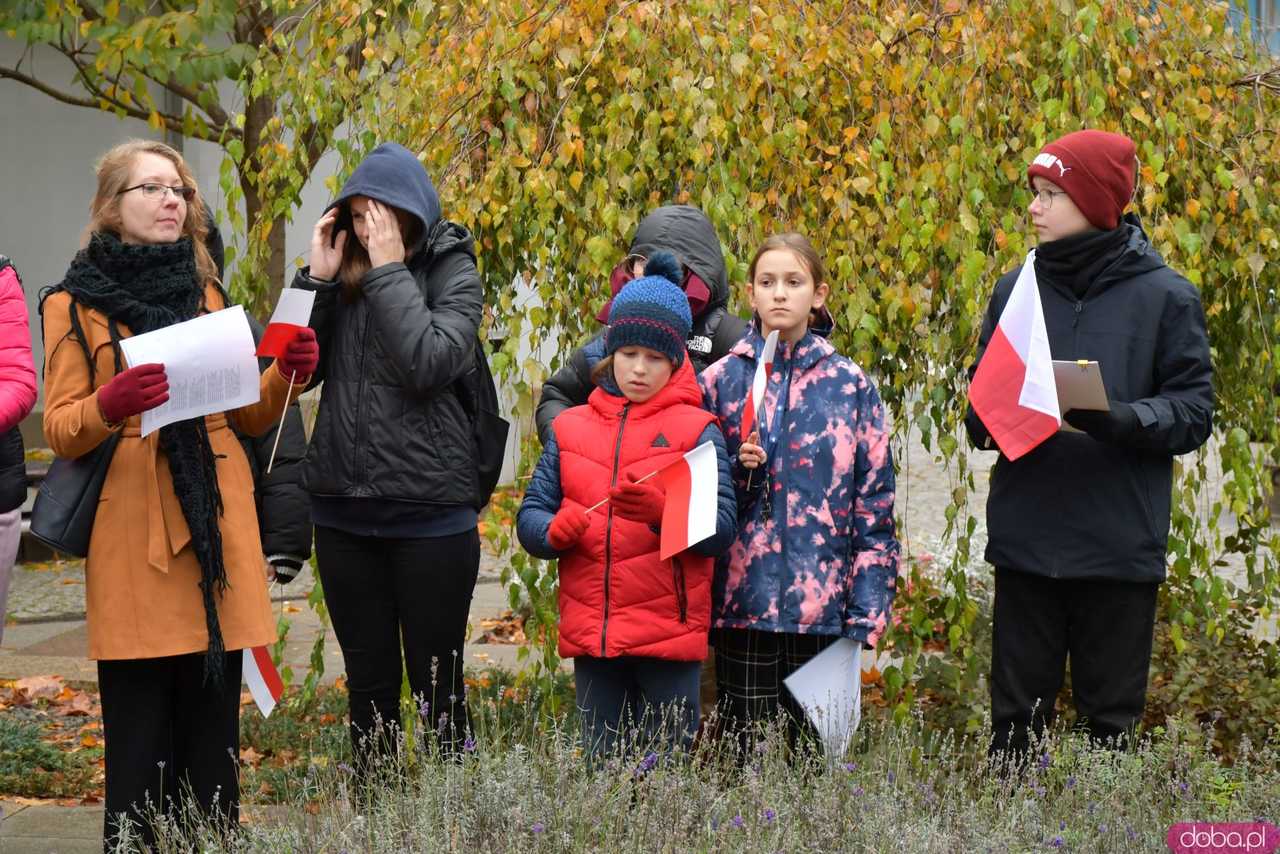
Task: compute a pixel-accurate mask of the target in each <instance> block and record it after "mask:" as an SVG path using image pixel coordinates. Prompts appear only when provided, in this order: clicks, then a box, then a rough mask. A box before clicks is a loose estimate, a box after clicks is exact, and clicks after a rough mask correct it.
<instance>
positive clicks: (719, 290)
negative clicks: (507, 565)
mask: <svg viewBox="0 0 1280 854" xmlns="http://www.w3.org/2000/svg"><path fill="white" fill-rule="evenodd" d="M658 252H670V253H671V254H672V255H675V256H676V259H677V260H678V261H679V262H680V263H681V265H682V268H683V279H682V281H681V283H680V288H681V290H683V291H684V294H685V296H686V297H687V298H688V300H689V311H690V313H691V314H692V315H693V325H692V326H691V327H690V330H689V337H688V340H686V341H685V349H686V350H687V351H688V354H689V361H690V363H691V364H692V365H693V369H694V371H696V372H698V373H701V372H702V371H703V370H705V369H706V367H707V366H708V365H710V364H712V363H713V362H716V361H718V360H719V359H721V358H723V357H724V356H725V355H726V354H727V353H728V352H729V349H730V348H731V347H733V345H734V344H736V343H738V340H739V339H741V338H742V336H743V334H744V333H745V332H746V331H747V322H746V321H745V320H743V319H742V318H740V317H738V316H737V315H735V314H732V313H731V312H730V311H729V276H728V273H727V272H726V271H725V266H724V250H723V249H721V248H720V238H719V237H717V236H716V229H715V226H713V225H712V224H711V220H709V219H707V215H706V214H704V213H703V212H702V211H700V210H698V209H697V208H695V207H693V206H692V205H665V206H663V207H660V208H657V209H656V210H654V211H652V212H650V213H649V215H648V216H646V217H645V218H644V219H642V220H640V224H639V225H637V226H636V233H635V236H634V237H633V238H632V239H631V249H630V250H629V251H628V252H627V255H626V257H625V258H623V259H622V260H621V261H619V262H618V265H617V266H616V267H614V269H613V273H612V274H611V275H610V276H609V287H610V290H611V298H610V300H609V302H607V303H605V306H604V308H602V309H600V313H599V314H597V315H596V319H597V320H599V321H600V322H601V323H606V322H607V321H608V318H609V309H610V308H611V307H612V306H613V298H612V297H616V296H617V295H618V292H619V291H620V290H622V286H623V285H625V284H627V283H628V282H630V281H631V280H633V279H637V278H639V277H641V276H643V275H644V274H645V269H644V267H645V261H646V260H647V259H648V258H649V257H651V256H652V255H654V254H656V253H658ZM604 345H605V342H604V330H603V329H601V330H600V331H599V332H597V333H596V334H595V335H593V336H592V337H591V339H590V340H588V341H587V342H586V343H585V344H583V345H582V346H581V347H579V348H578V349H577V350H574V351H573V353H572V354H571V355H570V356H569V361H567V362H566V363H565V364H564V365H563V366H561V368H560V370H558V371H556V372H555V373H554V374H552V375H551V376H550V377H549V378H548V379H547V381H546V382H545V383H543V385H542V394H541V396H540V397H539V398H538V408H537V409H536V410H535V412H534V421H535V423H536V424H537V426H538V438H539V439H540V440H541V442H542V447H544V448H545V447H546V446H547V442H549V441H550V440H551V422H552V421H554V420H555V417H556V416H557V415H559V414H560V413H561V412H563V411H565V410H566V409H568V408H569V407H571V406H582V405H583V404H585V403H586V402H587V398H588V397H590V396H591V392H592V390H593V389H594V388H595V383H593V382H592V381H591V374H592V371H594V370H595V367H596V365H597V364H598V363H599V362H600V361H601V360H602V359H603V358H604V357H605V346H604ZM701 678H702V696H701V707H702V708H703V709H704V710H709V709H711V708H714V706H715V703H716V690H715V684H716V676H715V653H714V652H710V651H709V652H708V654H707V658H706V661H705V663H704V666H703V668H702V677H701Z"/></svg>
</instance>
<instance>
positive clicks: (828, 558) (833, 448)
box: [698, 325, 899, 646]
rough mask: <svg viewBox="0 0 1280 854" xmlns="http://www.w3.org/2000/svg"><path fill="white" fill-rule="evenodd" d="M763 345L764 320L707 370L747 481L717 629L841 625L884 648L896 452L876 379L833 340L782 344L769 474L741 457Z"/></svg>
mask: <svg viewBox="0 0 1280 854" xmlns="http://www.w3.org/2000/svg"><path fill="white" fill-rule="evenodd" d="M763 347H764V339H762V338H761V337H760V334H759V329H758V326H757V325H753V326H752V327H751V329H749V330H748V331H747V333H746V335H744V336H743V338H742V340H740V341H739V342H738V343H737V344H736V345H735V346H734V348H733V349H732V350H730V351H729V355H727V356H725V357H724V358H723V359H721V360H720V361H718V362H716V363H715V364H713V365H711V366H710V367H708V368H707V369H706V370H705V371H703V373H702V374H701V375H700V376H699V378H698V382H699V384H700V385H701V386H702V392H703V400H704V405H705V406H706V407H707V408H708V409H709V410H710V411H711V412H713V413H715V414H716V415H717V416H718V417H719V419H720V426H721V428H722V429H723V431H724V436H725V440H726V444H727V446H728V451H729V459H730V460H731V461H732V462H733V469H734V482H735V486H736V488H737V490H738V507H739V510H738V519H739V526H738V537H737V539H736V540H735V542H734V544H733V545H732V546H731V547H730V549H729V551H728V553H727V555H726V556H725V557H724V558H722V559H721V560H720V562H719V564H718V565H717V567H716V576H715V582H714V586H713V588H712V621H713V624H714V625H715V626H716V627H717V628H736V629H757V630H761V631H772V632H793V633H799V634H819V635H838V636H843V637H847V638H851V639H853V640H857V641H861V642H862V643H864V644H866V645H868V646H874V645H875V643H876V641H877V640H878V639H879V637H880V635H881V634H882V633H883V632H884V630H885V627H886V626H887V624H888V621H889V616H890V607H891V605H892V604H893V597H894V593H895V588H896V583H897V577H898V556H899V545H898V540H897V538H896V537H895V535H894V522H893V496H894V472H893V456H892V453H891V451H890V449H889V435H888V432H887V431H886V427H885V408H884V404H883V403H882V402H881V400H880V395H879V393H878V392H877V391H876V387H875V385H874V384H873V383H872V382H871V380H870V379H868V377H867V376H866V374H864V373H863V372H862V370H861V369H860V368H859V367H858V366H857V365H855V364H854V363H853V362H852V361H851V360H849V359H847V358H845V357H844V356H841V355H840V354H839V353H837V352H836V351H835V348H834V347H833V346H832V345H831V344H830V343H829V342H828V341H827V340H826V339H825V338H824V337H821V336H820V335H818V334H815V333H814V332H812V331H811V332H809V333H807V334H806V335H805V337H804V338H802V339H801V340H800V341H799V342H797V343H796V344H794V345H790V344H786V343H784V342H779V343H778V349H777V352H776V354H775V356H774V362H773V371H772V374H771V376H770V377H769V382H768V386H767V388H766V391H765V400H764V406H763V411H762V412H761V414H760V417H759V419H758V421H757V427H758V429H759V431H760V437H761V444H762V445H763V446H764V448H765V450H766V452H767V454H768V461H767V464H766V466H765V468H767V469H768V477H767V478H766V477H764V476H763V470H762V469H757V470H756V471H755V473H754V475H752V476H751V479H750V485H749V484H748V475H747V471H746V469H743V468H742V467H741V465H740V464H739V463H738V447H739V445H741V444H742V438H743V436H742V423H741V419H742V410H743V407H744V403H745V401H746V399H747V395H748V393H749V390H750V388H751V383H752V379H753V378H754V376H755V371H756V359H757V355H758V354H759V353H760V351H761V349H762V348H763Z"/></svg>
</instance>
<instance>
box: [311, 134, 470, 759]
mask: <svg viewBox="0 0 1280 854" xmlns="http://www.w3.org/2000/svg"><path fill="white" fill-rule="evenodd" d="M294 287H299V288H308V289H311V290H314V291H316V305H315V309H314V310H313V313H312V316H311V326H312V327H313V328H314V329H315V330H316V332H317V334H318V335H319V337H320V339H321V340H322V341H324V342H325V344H324V345H322V346H324V347H331V348H333V352H332V353H330V354H329V355H328V358H323V357H322V361H321V364H320V370H319V373H318V375H317V377H316V379H317V380H318V381H322V382H323V383H324V390H323V394H322V396H321V398H320V409H319V414H318V416H317V420H316V425H315V429H314V431H313V433H312V437H311V447H310V448H309V449H308V451H307V457H306V462H305V463H304V466H303V478H304V481H303V482H304V485H305V486H306V488H307V491H308V492H310V493H311V499H312V505H311V514H312V519H313V521H314V522H315V525H316V559H317V568H318V570H319V573H320V581H321V583H322V584H323V585H324V592H325V600H326V602H327V603H328V605H329V612H330V614H332V616H333V626H334V630H335V631H336V632H337V635H338V643H339V644H340V645H341V647H342V654H343V658H344V660H345V662H346V669H347V688H348V691H349V692H350V714H351V735H352V744H353V748H354V750H355V754H356V757H357V759H358V760H359V761H358V765H359V766H360V767H362V768H365V769H367V767H368V761H369V760H370V759H371V758H374V751H376V752H379V753H381V752H385V751H387V750H388V749H390V748H391V747H392V742H393V737H394V728H395V727H396V726H398V724H399V721H400V679H401V639H402V638H403V654H404V665H405V667H406V668H407V670H408V675H409V685H410V688H411V690H412V691H413V693H414V695H415V697H416V698H417V699H418V705H419V709H420V711H421V713H422V715H423V717H424V719H425V720H426V721H427V722H428V727H427V728H428V730H429V731H435V732H436V733H437V734H438V736H439V738H440V743H441V747H442V748H443V749H444V750H446V751H453V750H455V749H457V748H458V747H459V746H460V744H461V741H462V736H463V734H464V733H465V731H466V728H467V713H466V703H465V700H464V697H463V684H462V666H463V660H462V651H463V641H464V635H465V632H466V625H467V614H468V610H469V607H470V602H471V594H472V591H473V589H474V587H475V583H476V575H477V573H478V571H479V566H480V537H479V533H478V531H477V523H478V521H479V516H478V509H477V508H478V506H479V504H480V502H479V496H478V491H479V485H478V477H477V462H476V447H475V442H474V441H473V438H472V436H473V433H472V424H471V420H470V418H469V416H468V415H467V413H466V411H465V410H464V409H463V406H462V404H461V402H460V400H459V388H458V385H459V381H460V380H464V379H465V377H466V375H467V374H468V373H469V372H470V371H473V370H475V361H474V358H475V348H476V346H477V342H478V337H477V331H478V329H479V325H480V313H481V307H482V303H483V291H482V288H481V283H480V276H479V273H478V272H477V270H476V262H475V249H474V242H473V240H472V237H471V234H470V233H468V231H467V230H466V229H465V228H463V227H462V226H460V225H456V224H454V223H452V222H449V221H448V220H446V219H443V218H442V217H441V215H440V202H439V199H438V197H437V196H436V191H435V188H434V187H433V186H432V183H431V179H430V178H429V177H428V176H427V173H426V170H424V169H423V168H422V164H421V163H420V162H419V161H418V159H417V157H415V156H414V155H413V154H412V153H411V152H409V151H408V150H407V149H405V148H404V147H403V146H400V145H396V144H395V143H384V144H382V145H379V146H378V147H377V148H376V149H374V150H373V152H372V153H370V154H369V156H368V157H367V158H365V160H364V161H363V162H362V163H361V164H360V165H359V166H358V167H357V168H356V170H355V172H354V173H352V175H351V178H350V179H349V180H348V181H347V183H346V185H345V186H344V187H343V188H342V192H341V193H340V194H339V196H338V198H337V199H336V200H335V201H334V202H333V203H332V204H330V206H329V208H328V209H327V210H326V212H325V214H324V216H322V217H321V218H320V220H319V222H317V223H316V226H315V230H314V232H313V236H312V243H311V265H310V267H307V268H303V269H302V270H301V271H300V272H299V273H298V276H297V278H296V279H295V281H294ZM379 723H380V724H381V725H383V726H384V727H386V728H385V729H382V730H381V731H378V732H375V731H374V729H375V726H377V725H378V724H379Z"/></svg>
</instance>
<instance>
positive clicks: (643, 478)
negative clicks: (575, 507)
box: [583, 469, 662, 513]
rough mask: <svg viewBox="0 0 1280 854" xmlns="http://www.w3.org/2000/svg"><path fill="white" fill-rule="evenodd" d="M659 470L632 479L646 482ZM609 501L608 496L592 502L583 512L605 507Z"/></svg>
mask: <svg viewBox="0 0 1280 854" xmlns="http://www.w3.org/2000/svg"><path fill="white" fill-rule="evenodd" d="M658 471H662V469H658ZM658 471H651V472H649V473H648V474H647V475H645V476H644V477H642V478H640V479H639V480H637V481H632V482H633V483H644V482H645V481H646V480H648V479H649V478H651V477H653V476H654V475H655V474H657V473H658ZM608 503H609V499H607V498H606V499H605V500H604V501H597V502H596V503H595V504H592V505H591V506H590V507H588V508H587V509H586V510H585V511H583V512H585V513H590V512H591V511H592V510H595V509H597V508H599V507H603V506H604V505H606V504H608Z"/></svg>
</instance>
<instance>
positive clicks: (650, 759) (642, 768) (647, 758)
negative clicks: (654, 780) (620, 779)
mask: <svg viewBox="0 0 1280 854" xmlns="http://www.w3.org/2000/svg"><path fill="white" fill-rule="evenodd" d="M657 764H658V754H656V753H654V752H653V751H652V750H650V751H649V752H648V753H646V754H645V755H644V759H641V760H640V764H639V765H637V766H636V776H637V777H639V776H641V775H643V774H648V773H649V772H650V771H652V770H653V768H654V766H655V765H657Z"/></svg>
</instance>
